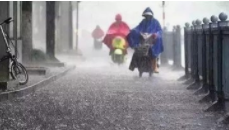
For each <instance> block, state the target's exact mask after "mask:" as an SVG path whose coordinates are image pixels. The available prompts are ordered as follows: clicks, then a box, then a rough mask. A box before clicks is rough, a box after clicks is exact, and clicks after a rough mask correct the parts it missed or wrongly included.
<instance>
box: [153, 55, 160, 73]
mask: <svg viewBox="0 0 229 130" xmlns="http://www.w3.org/2000/svg"><path fill="white" fill-rule="evenodd" d="M152 67H153V71H154V73H159V71H158V66H157V58H156V57H155V58H153V60H152Z"/></svg>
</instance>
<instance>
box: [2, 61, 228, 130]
mask: <svg viewBox="0 0 229 130" xmlns="http://www.w3.org/2000/svg"><path fill="white" fill-rule="evenodd" d="M76 66H77V67H76V69H75V70H74V71H72V72H70V73H68V74H67V75H66V76H64V77H62V78H60V79H58V80H57V81H55V82H53V83H50V84H49V85H47V86H45V87H43V88H41V89H38V90H37V91H36V92H35V93H32V94H30V95H28V96H24V97H22V98H18V99H15V100H12V101H4V102H0V116H1V118H0V128H1V130H8V129H12V130H14V129H17V130H25V129H29V130H54V129H56V130H226V128H229V127H226V126H223V125H220V124H217V119H218V118H219V117H220V115H219V114H214V113H205V112H203V109H205V108H206V107H207V106H208V104H199V103H198V102H197V101H198V100H199V99H200V97H197V96H194V95H193V94H192V93H193V91H189V90H186V87H185V86H184V85H182V84H181V83H180V82H178V81H177V79H178V78H179V77H180V76H181V75H182V73H180V72H179V73H178V72H173V71H171V70H170V69H168V68H161V69H160V73H159V74H155V75H153V77H152V78H148V75H145V76H144V77H143V78H138V77H137V76H138V73H137V72H131V71H129V70H128V69H127V67H128V65H123V66H116V65H113V64H112V63H110V62H109V61H107V57H106V58H92V59H85V61H79V62H78V63H77V64H76Z"/></svg>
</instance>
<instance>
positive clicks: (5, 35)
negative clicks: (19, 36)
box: [0, 25, 17, 64]
mask: <svg viewBox="0 0 229 130" xmlns="http://www.w3.org/2000/svg"><path fill="white" fill-rule="evenodd" d="M0 29H1V33H2V36H3V38H4V41H5V44H6V47H7V51H6V55H5V56H3V57H2V58H1V59H0V63H1V62H3V61H5V60H7V59H11V64H12V63H17V60H16V59H15V56H14V55H13V54H12V53H11V50H10V47H9V42H8V39H7V34H6V33H5V32H4V30H3V27H2V25H0Z"/></svg>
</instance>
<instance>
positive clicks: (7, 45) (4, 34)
mask: <svg viewBox="0 0 229 130" xmlns="http://www.w3.org/2000/svg"><path fill="white" fill-rule="evenodd" d="M0 29H1V32H2V36H3V37H4V40H5V44H6V47H7V51H9V50H10V47H9V43H8V40H7V34H6V33H5V32H4V30H3V28H2V25H0Z"/></svg>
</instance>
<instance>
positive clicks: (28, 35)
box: [22, 1, 33, 64]
mask: <svg viewBox="0 0 229 130" xmlns="http://www.w3.org/2000/svg"><path fill="white" fill-rule="evenodd" d="M32 49H33V44H32V2H31V1H23V2H22V61H23V63H27V64H28V63H30V62H31V59H32V58H31V53H32Z"/></svg>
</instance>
